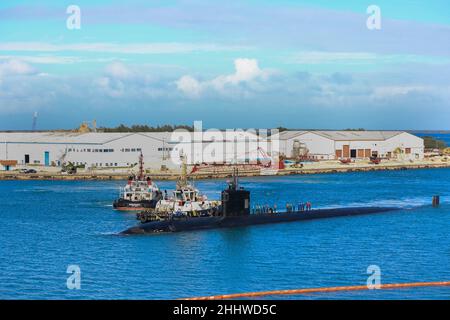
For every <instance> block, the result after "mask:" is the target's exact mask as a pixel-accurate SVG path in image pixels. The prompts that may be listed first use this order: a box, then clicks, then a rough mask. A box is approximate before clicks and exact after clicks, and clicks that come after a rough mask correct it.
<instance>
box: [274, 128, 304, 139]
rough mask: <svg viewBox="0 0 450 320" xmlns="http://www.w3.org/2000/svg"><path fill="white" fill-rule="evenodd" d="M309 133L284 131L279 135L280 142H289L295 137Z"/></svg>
mask: <svg viewBox="0 0 450 320" xmlns="http://www.w3.org/2000/svg"><path fill="white" fill-rule="evenodd" d="M307 132H308V131H302V130H292V131H291V130H289V131H282V132H280V133H279V134H278V136H279V138H280V140H288V139H292V138H294V137H297V136H299V135H302V134H304V133H307Z"/></svg>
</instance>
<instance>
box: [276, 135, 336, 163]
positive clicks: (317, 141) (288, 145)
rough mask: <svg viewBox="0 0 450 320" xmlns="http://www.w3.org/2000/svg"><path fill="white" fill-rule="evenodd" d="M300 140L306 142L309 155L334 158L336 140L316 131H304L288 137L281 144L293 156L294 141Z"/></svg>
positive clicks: (319, 157)
mask: <svg viewBox="0 0 450 320" xmlns="http://www.w3.org/2000/svg"><path fill="white" fill-rule="evenodd" d="M296 140H298V141H299V142H300V143H304V144H305V146H306V148H307V149H308V151H309V155H311V156H313V157H314V158H317V159H334V141H333V140H331V139H328V138H325V137H322V136H320V135H318V134H316V133H314V132H307V133H303V134H301V135H299V136H296V137H293V138H290V139H287V140H286V141H285V142H284V143H282V144H281V146H282V147H283V148H284V149H283V152H282V153H284V154H285V155H286V156H287V157H290V156H291V153H292V149H293V146H294V142H295V141H296Z"/></svg>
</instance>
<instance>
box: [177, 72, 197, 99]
mask: <svg viewBox="0 0 450 320" xmlns="http://www.w3.org/2000/svg"><path fill="white" fill-rule="evenodd" d="M176 85H177V88H178V89H179V90H181V91H182V92H183V93H184V94H186V95H187V96H189V97H192V98H196V97H198V96H200V94H201V92H202V90H203V86H202V84H201V83H200V82H199V81H197V80H196V79H195V78H193V77H191V76H182V77H181V78H180V79H178V81H176Z"/></svg>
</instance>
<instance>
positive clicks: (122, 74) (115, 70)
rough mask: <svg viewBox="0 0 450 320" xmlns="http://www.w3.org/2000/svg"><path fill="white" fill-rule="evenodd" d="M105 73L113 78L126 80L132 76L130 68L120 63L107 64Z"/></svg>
mask: <svg viewBox="0 0 450 320" xmlns="http://www.w3.org/2000/svg"><path fill="white" fill-rule="evenodd" d="M105 72H106V74H108V75H110V76H111V77H114V78H128V77H130V76H132V74H133V72H132V71H131V70H130V68H128V67H127V66H126V65H125V64H124V63H122V62H120V61H114V62H112V63H110V64H108V65H107V66H106V68H105Z"/></svg>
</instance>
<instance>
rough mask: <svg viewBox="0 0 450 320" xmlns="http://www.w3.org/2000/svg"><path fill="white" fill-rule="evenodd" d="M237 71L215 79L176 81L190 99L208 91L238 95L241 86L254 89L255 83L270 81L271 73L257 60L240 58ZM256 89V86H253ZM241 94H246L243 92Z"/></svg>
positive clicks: (190, 78)
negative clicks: (261, 66) (244, 85)
mask: <svg viewBox="0 0 450 320" xmlns="http://www.w3.org/2000/svg"><path fill="white" fill-rule="evenodd" d="M234 68H235V71H234V73H232V74H228V75H220V76H218V77H216V78H214V79H211V80H206V81H199V80H197V79H195V78H194V77H192V76H189V75H185V76H182V77H181V78H180V79H178V81H176V84H177V88H178V89H179V90H180V91H181V92H183V93H184V94H185V95H187V96H189V97H198V96H200V94H201V93H203V92H205V91H206V90H208V89H213V90H214V91H216V92H219V93H221V94H226V93H229V92H230V91H231V92H234V93H236V89H243V90H244V88H240V87H239V86H240V85H242V84H247V87H246V88H245V90H247V91H248V90H250V89H251V88H252V86H251V85H252V84H253V85H254V83H253V82H256V81H265V80H268V79H269V77H270V75H271V74H272V72H271V71H269V70H265V69H261V68H260V67H259V65H258V61H257V60H256V59H247V58H239V59H236V60H234ZM253 89H256V86H253ZM241 93H246V92H245V91H244V92H241Z"/></svg>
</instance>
